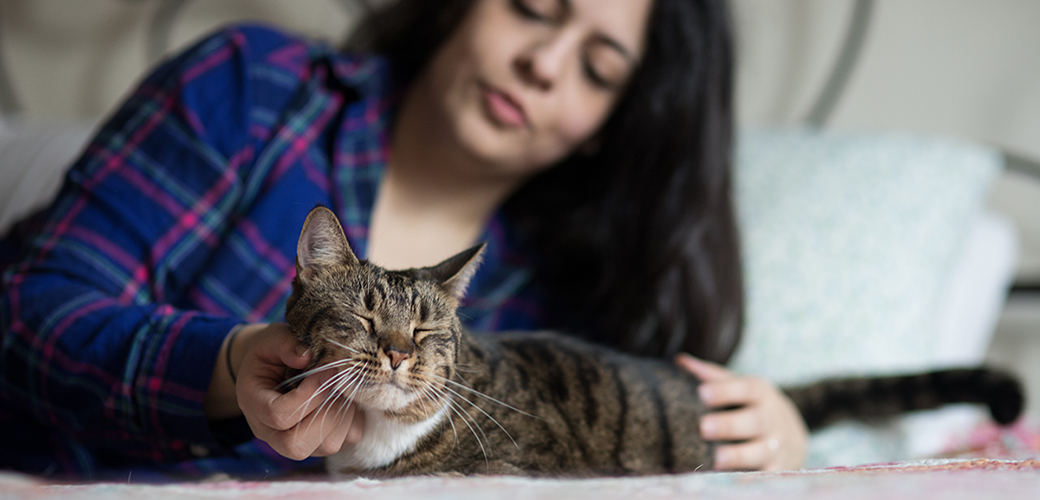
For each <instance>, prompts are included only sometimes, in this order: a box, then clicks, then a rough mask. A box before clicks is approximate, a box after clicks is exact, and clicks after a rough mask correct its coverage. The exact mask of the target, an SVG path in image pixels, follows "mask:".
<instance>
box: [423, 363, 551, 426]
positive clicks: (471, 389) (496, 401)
mask: <svg viewBox="0 0 1040 500" xmlns="http://www.w3.org/2000/svg"><path fill="white" fill-rule="evenodd" d="M429 375H430V376H431V377H437V378H439V379H441V380H443V381H444V382H445V388H447V384H452V385H454V386H456V387H459V388H462V389H465V390H467V391H469V392H472V393H473V394H476V395H477V396H480V397H482V398H484V399H487V400H488V401H491V402H492V403H497V404H500V405H502V406H504V407H506V408H509V409H510V410H513V411H515V412H517V413H519V414H521V415H525V416H528V417H531V418H537V419H538V420H544V419H543V418H542V417H539V416H538V415H532V414H530V413H527V412H526V411H523V410H521V409H519V408H517V407H515V406H512V405H510V404H508V403H503V402H502V401H499V400H497V399H495V398H493V397H491V396H488V395H487V394H484V393H483V392H480V391H478V390H476V389H474V388H473V387H470V386H469V384H468V383H466V384H460V383H458V382H456V381H454V380H451V379H449V378H446V377H442V376H440V375H435V374H433V373H431V374H429ZM459 378H460V379H462V380H463V381H465V379H463V378H462V376H461V375H459ZM449 390H450V389H449ZM453 392H454V391H453ZM460 397H461V396H460ZM467 401H468V400H467ZM470 404H473V403H470Z"/></svg>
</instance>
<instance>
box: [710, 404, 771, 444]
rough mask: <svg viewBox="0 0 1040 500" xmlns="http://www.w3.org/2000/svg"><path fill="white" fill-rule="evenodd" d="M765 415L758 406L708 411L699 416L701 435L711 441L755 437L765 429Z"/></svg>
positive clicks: (741, 439)
mask: <svg viewBox="0 0 1040 500" xmlns="http://www.w3.org/2000/svg"><path fill="white" fill-rule="evenodd" d="M766 421H767V417H766V416H765V415H763V412H762V410H761V408H760V407H758V406H746V407H743V408H740V409H738V410H731V411H723V412H716V413H709V414H707V415H705V416H704V417H701V425H700V428H701V436H703V437H704V439H708V440H711V441H743V440H747V439H755V438H758V437H760V436H762V435H763V434H765V432H766V431H767V428H766V427H767V426H766Z"/></svg>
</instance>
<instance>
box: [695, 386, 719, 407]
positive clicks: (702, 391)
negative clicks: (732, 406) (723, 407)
mask: <svg viewBox="0 0 1040 500" xmlns="http://www.w3.org/2000/svg"><path fill="white" fill-rule="evenodd" d="M697 395H698V396H700V397H701V401H703V402H705V403H711V401H712V399H714V397H715V391H713V390H712V389H711V387H708V386H706V385H701V386H700V387H698V388H697Z"/></svg>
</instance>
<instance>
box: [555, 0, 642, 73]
mask: <svg viewBox="0 0 1040 500" xmlns="http://www.w3.org/2000/svg"><path fill="white" fill-rule="evenodd" d="M557 1H558V2H559V3H560V9H561V10H563V13H564V16H569V15H571V14H573V13H574V4H573V3H571V0H557ZM596 39H597V40H599V41H600V42H603V43H605V44H607V46H609V47H611V48H613V49H614V50H616V51H617V52H618V53H619V54H621V57H624V58H625V59H627V60H628V62H629V63H631V64H633V65H634V64H635V63H636V56H635V55H634V54H632V51H631V50H628V47H625V46H624V45H623V44H622V43H621V42H619V41H617V40H616V39H615V38H614V37H611V36H610V35H607V34H605V33H597V35H596Z"/></svg>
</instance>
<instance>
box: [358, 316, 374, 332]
mask: <svg viewBox="0 0 1040 500" xmlns="http://www.w3.org/2000/svg"><path fill="white" fill-rule="evenodd" d="M354 317H355V318H357V319H358V320H359V321H360V322H361V326H362V327H364V328H365V331H366V332H368V333H369V334H371V333H372V332H374V331H376V323H375V321H374V320H373V319H372V318H368V317H365V316H362V315H360V314H354Z"/></svg>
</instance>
